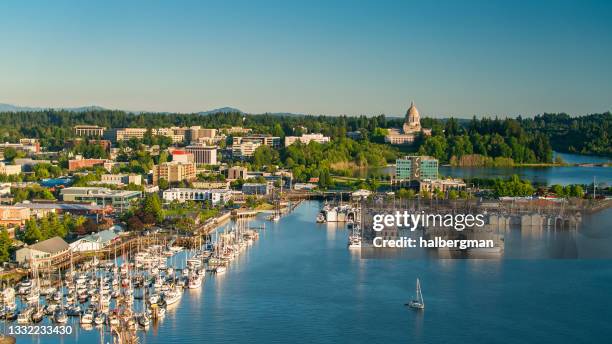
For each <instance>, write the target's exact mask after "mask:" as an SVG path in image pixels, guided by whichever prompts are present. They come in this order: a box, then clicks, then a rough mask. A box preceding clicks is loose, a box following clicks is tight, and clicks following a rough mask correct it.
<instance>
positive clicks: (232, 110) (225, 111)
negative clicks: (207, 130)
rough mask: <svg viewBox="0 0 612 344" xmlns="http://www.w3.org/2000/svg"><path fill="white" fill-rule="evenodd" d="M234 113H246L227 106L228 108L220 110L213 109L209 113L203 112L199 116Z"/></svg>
mask: <svg viewBox="0 0 612 344" xmlns="http://www.w3.org/2000/svg"><path fill="white" fill-rule="evenodd" d="M233 112H238V113H244V112H242V110H239V109H236V108H233V107H229V106H226V107H222V108H218V109H213V110H208V111H201V112H198V115H210V114H213V113H233Z"/></svg>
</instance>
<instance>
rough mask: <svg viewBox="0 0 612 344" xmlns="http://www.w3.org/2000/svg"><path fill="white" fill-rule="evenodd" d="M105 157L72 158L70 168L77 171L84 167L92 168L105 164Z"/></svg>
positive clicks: (69, 162)
mask: <svg viewBox="0 0 612 344" xmlns="http://www.w3.org/2000/svg"><path fill="white" fill-rule="evenodd" d="M105 162H106V160H105V159H71V160H68V170H69V171H76V170H80V169H82V168H91V167H94V166H104V163H105Z"/></svg>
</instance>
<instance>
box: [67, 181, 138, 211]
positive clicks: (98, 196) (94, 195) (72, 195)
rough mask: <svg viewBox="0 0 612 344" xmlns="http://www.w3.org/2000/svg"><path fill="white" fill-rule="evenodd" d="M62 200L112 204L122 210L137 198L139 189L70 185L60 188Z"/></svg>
mask: <svg viewBox="0 0 612 344" xmlns="http://www.w3.org/2000/svg"><path fill="white" fill-rule="evenodd" d="M61 195H62V199H63V200H64V202H93V203H95V204H97V205H101V206H108V205H110V206H112V207H113V208H114V209H116V210H119V211H123V210H126V209H128V208H129V206H130V205H131V204H132V202H134V201H136V200H138V199H139V198H140V197H141V196H142V194H141V192H140V191H127V190H111V189H108V188H101V187H70V188H65V189H62V190H61Z"/></svg>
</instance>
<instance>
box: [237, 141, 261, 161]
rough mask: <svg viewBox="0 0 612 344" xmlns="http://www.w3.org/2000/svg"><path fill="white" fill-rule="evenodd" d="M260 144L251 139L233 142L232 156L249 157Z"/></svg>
mask: <svg viewBox="0 0 612 344" xmlns="http://www.w3.org/2000/svg"><path fill="white" fill-rule="evenodd" d="M260 146H261V143H258V142H251V141H246V142H241V143H234V144H232V156H233V157H234V158H239V159H243V158H247V157H251V156H253V153H255V150H256V149H257V148H259V147H260Z"/></svg>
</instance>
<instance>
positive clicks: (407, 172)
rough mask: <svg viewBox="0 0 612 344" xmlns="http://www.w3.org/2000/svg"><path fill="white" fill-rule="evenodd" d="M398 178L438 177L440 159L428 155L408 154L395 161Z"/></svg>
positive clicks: (419, 178)
mask: <svg viewBox="0 0 612 344" xmlns="http://www.w3.org/2000/svg"><path fill="white" fill-rule="evenodd" d="M395 178H396V179H397V180H400V181H401V180H404V181H408V180H421V179H438V159H436V158H433V157H430V156H426V155H408V156H405V157H403V158H400V159H397V160H396V161H395Z"/></svg>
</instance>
